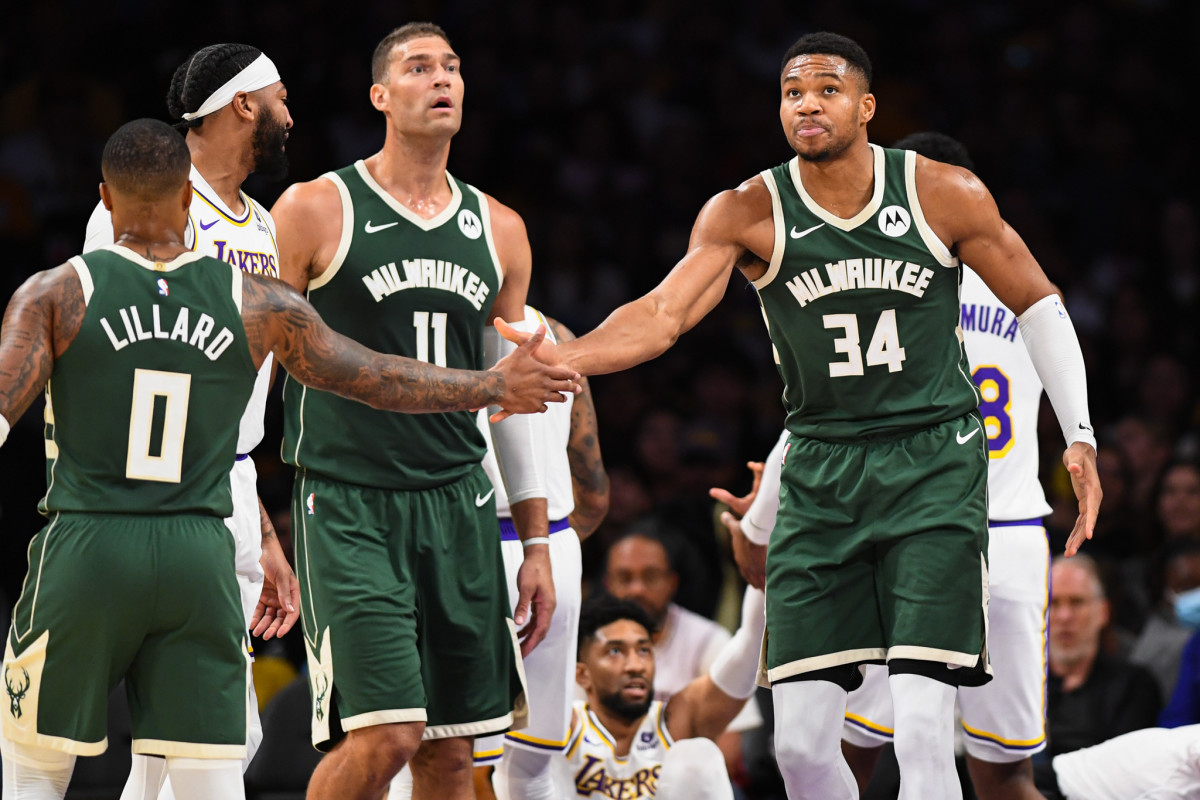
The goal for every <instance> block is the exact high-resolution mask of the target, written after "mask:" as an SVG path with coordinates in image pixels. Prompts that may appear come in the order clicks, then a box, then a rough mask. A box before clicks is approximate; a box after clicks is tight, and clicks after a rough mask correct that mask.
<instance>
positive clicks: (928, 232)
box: [904, 150, 962, 340]
mask: <svg viewBox="0 0 1200 800" xmlns="http://www.w3.org/2000/svg"><path fill="white" fill-rule="evenodd" d="M904 188H905V190H906V192H907V193H908V208H909V210H910V211H911V212H912V215H913V222H914V223H916V226H917V233H919V234H921V241H923V242H924V243H925V247H926V248H928V250H929V254H930V255H931V256H933V257H934V258H936V259H937V261H938V263H939V264H941V265H942V266H943V267H957V266H958V259H957V258H955V257H954V254H952V253H951V252H950V250H949V248H947V247H946V243H945V242H943V241H942V240H941V239H940V238H938V235H937V234H936V233H934V232H933V228H931V227H929V223H928V222H927V221H926V220H925V211H924V210H923V209H922V208H921V201H920V200H919V199H917V154H916V153H914V152H913V151H912V150H906V151H905V152H904ZM961 338H962V336H961V335H960V336H959V339H960V340H961Z"/></svg>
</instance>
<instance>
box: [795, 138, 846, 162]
mask: <svg viewBox="0 0 1200 800" xmlns="http://www.w3.org/2000/svg"><path fill="white" fill-rule="evenodd" d="M852 144H854V139H853V138H850V139H846V140H845V141H840V142H830V143H829V144H828V145H826V146H825V148H824V149H823V150H818V151H816V152H815V153H803V152H801V151H799V150H797V151H796V155H798V156H800V160H801V161H807V162H809V163H811V164H820V163H821V162H824V161H830V160H832V159H834V158H836V157H837V156H840V155H841V154H842V153H844V152H846V151H847V150H849V149H850V145H852Z"/></svg>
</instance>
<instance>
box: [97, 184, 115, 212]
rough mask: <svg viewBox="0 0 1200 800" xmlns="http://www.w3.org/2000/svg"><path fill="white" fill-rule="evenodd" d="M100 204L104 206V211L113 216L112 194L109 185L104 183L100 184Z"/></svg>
mask: <svg viewBox="0 0 1200 800" xmlns="http://www.w3.org/2000/svg"><path fill="white" fill-rule="evenodd" d="M100 202H101V203H103V204H104V209H105V210H106V211H108V213H110V214H111V213H112V209H113V201H112V192H111V191H109V189H108V184H107V183H104V182H103V181H101V182H100Z"/></svg>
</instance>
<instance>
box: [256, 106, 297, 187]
mask: <svg viewBox="0 0 1200 800" xmlns="http://www.w3.org/2000/svg"><path fill="white" fill-rule="evenodd" d="M286 142H287V128H286V127H284V124H283V123H282V122H280V121H279V120H278V119H276V118H275V117H274V116H272V115H271V114H264V115H262V116H261V117H259V118H258V122H257V123H256V124H255V126H254V134H253V135H252V136H251V139H250V146H251V148H252V155H253V157H254V171H255V172H256V173H258V174H259V175H261V176H262V177H264V178H266V179H267V180H272V181H278V180H282V179H283V178H285V177H287V171H288V159H287V150H285V149H284V145H285V143H286Z"/></svg>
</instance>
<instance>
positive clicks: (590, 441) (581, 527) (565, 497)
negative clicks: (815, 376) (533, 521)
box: [388, 306, 608, 800]
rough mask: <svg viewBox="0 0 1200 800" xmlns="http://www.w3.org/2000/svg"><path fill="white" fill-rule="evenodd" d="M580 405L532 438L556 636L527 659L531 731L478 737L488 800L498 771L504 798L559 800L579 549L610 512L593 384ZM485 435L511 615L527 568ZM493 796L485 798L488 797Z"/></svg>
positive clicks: (558, 332)
mask: <svg viewBox="0 0 1200 800" xmlns="http://www.w3.org/2000/svg"><path fill="white" fill-rule="evenodd" d="M525 319H526V321H527V322H528V323H529V324H530V325H533V326H535V327H536V326H537V325H546V326H547V328H548V332H547V334H546V335H547V336H553V337H554V340H555V341H559V342H561V341H567V340H569V339H572V338H574V335H573V334H572V333H571V332H570V331H569V330H568V329H567V327H566V326H564V325H563V324H562V323H561V322H558V321H557V320H554V319H551V318H549V317H544V316H543V315H542V314H541V312H539V311H538V310H537V309H535V308H533V307H532V306H525ZM580 385H581V386H582V387H583V391H581V392H580V393H579V395H578V396H577V397H574V398H570V397H569V398H567V402H565V403H563V404H562V405H556V406H553V407H552V408H550V409H548V410H547V411H546V413H545V414H540V415H538V417H537V419H536V421H535V424H534V427H533V432H534V434H535V435H536V436H537V441H536V442H535V444H534V447H535V452H536V454H537V456H536V463H538V464H539V465H540V466H541V473H542V480H541V494H542V495H544V496H545V497H546V500H547V504H548V506H547V507H548V509H549V516H550V519H551V522H550V565H551V568H552V569H553V574H554V595H555V598H556V600H557V603H556V605H555V608H554V617H553V618H552V619H551V620H550V630H549V631H548V632H547V633H546V638H545V639H543V640H542V643H541V644H540V645H538V647H537V649H536V650H534V651H533V652H531V653H529V655H527V656H525V658H524V669H525V679H526V681H527V682H528V683H529V685H531V686H535V687H537V690H536V691H535V692H533V693H532V694H531V695H530V697H529V725H528V726H527V727H526V728H525V729H523V730H520V731H510V732H508V733H507V734H504V735H499V734H496V735H492V736H486V737H481V738H478V739H476V740H475V743H474V761H475V787H476V794H477V795H480V796H481V797H484V796H492V792H493V788H492V785H491V783H492V771H493V767H494V766H497V765H498V769H497V772H498V781H497V782H498V783H500V784H502V785H503V786H504V787H506V789H505V790H503V791H502V792H501V796H502V797H506V798H507V797H513V798H525V800H559V798H560V795H559V794H558V793H556V791H555V788H556V787H555V785H554V779H553V776H554V772H553V768H554V764H555V763H556V760H557V759H556V757H557V756H560V755H561V754H562V752H563V750H564V749H566V746H567V738H568V732H569V727H570V721H571V703H572V701H573V700H574V698H575V643H576V638H577V636H578V632H579V603H580V600H581V597H580V582H581V581H582V580H583V562H582V555H581V553H580V546H579V545H580V542H581V541H582V540H584V539H586V538H587V537H588V536H591V535H592V533H593V532H594V531H595V530H596V528H597V527H598V526H599V525H600V523H601V522H602V521H603V519H604V514H605V513H606V512H607V509H608V475H607V473H605V471H604V463H603V461H602V460H601V456H600V443H599V441H598V439H597V432H596V412H595V408H594V407H593V405H592V395H591V390H590V388H589V387H588V384H587V381H586V380H582V381H580ZM479 424H480V431H481V432H482V433H483V436H484V439H485V440H486V441H487V443H488V453H487V455H486V456H485V457H484V459H483V469H484V471H485V472H486V473H487V475H488V479H489V480H491V482H492V485H493V486H494V487H495V488H496V513H497V514H498V515H499V517H500V539H501V548H502V550H503V553H504V570H505V573H506V575H507V579H508V595H509V598H508V599H509V603H510V605H511V606H512V608H513V610H514V613H515V609H516V605H517V600H518V596H517V593H516V591H515V587H516V576H517V571H518V570H519V569H520V567H521V563H522V552H521V550H522V548H521V543H520V541H519V540H518V538H517V531H516V529H515V528H514V527H513V522H512V517H511V516H509V502H508V493H507V492H506V491H505V489H504V480H503V476H502V475H501V474H500V468H499V466H498V465H497V463H496V456H495V453H494V447H493V445H492V438H491V432H490V430H489V426H488V424H487V420H486V418H485V417H484V416H483V414H482V413H481V414H480V419H479ZM481 792H486V793H487V794H486V795H481V794H480V793H481ZM411 796H412V775H411V772H410V771H409V770H407V769H404V770H401V771H400V773H399V774H398V775H397V776H396V778H395V779H394V780H393V781H392V789H391V792H390V793H389V794H388V797H389V798H390V799H391V800H404V798H408V797H411Z"/></svg>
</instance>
